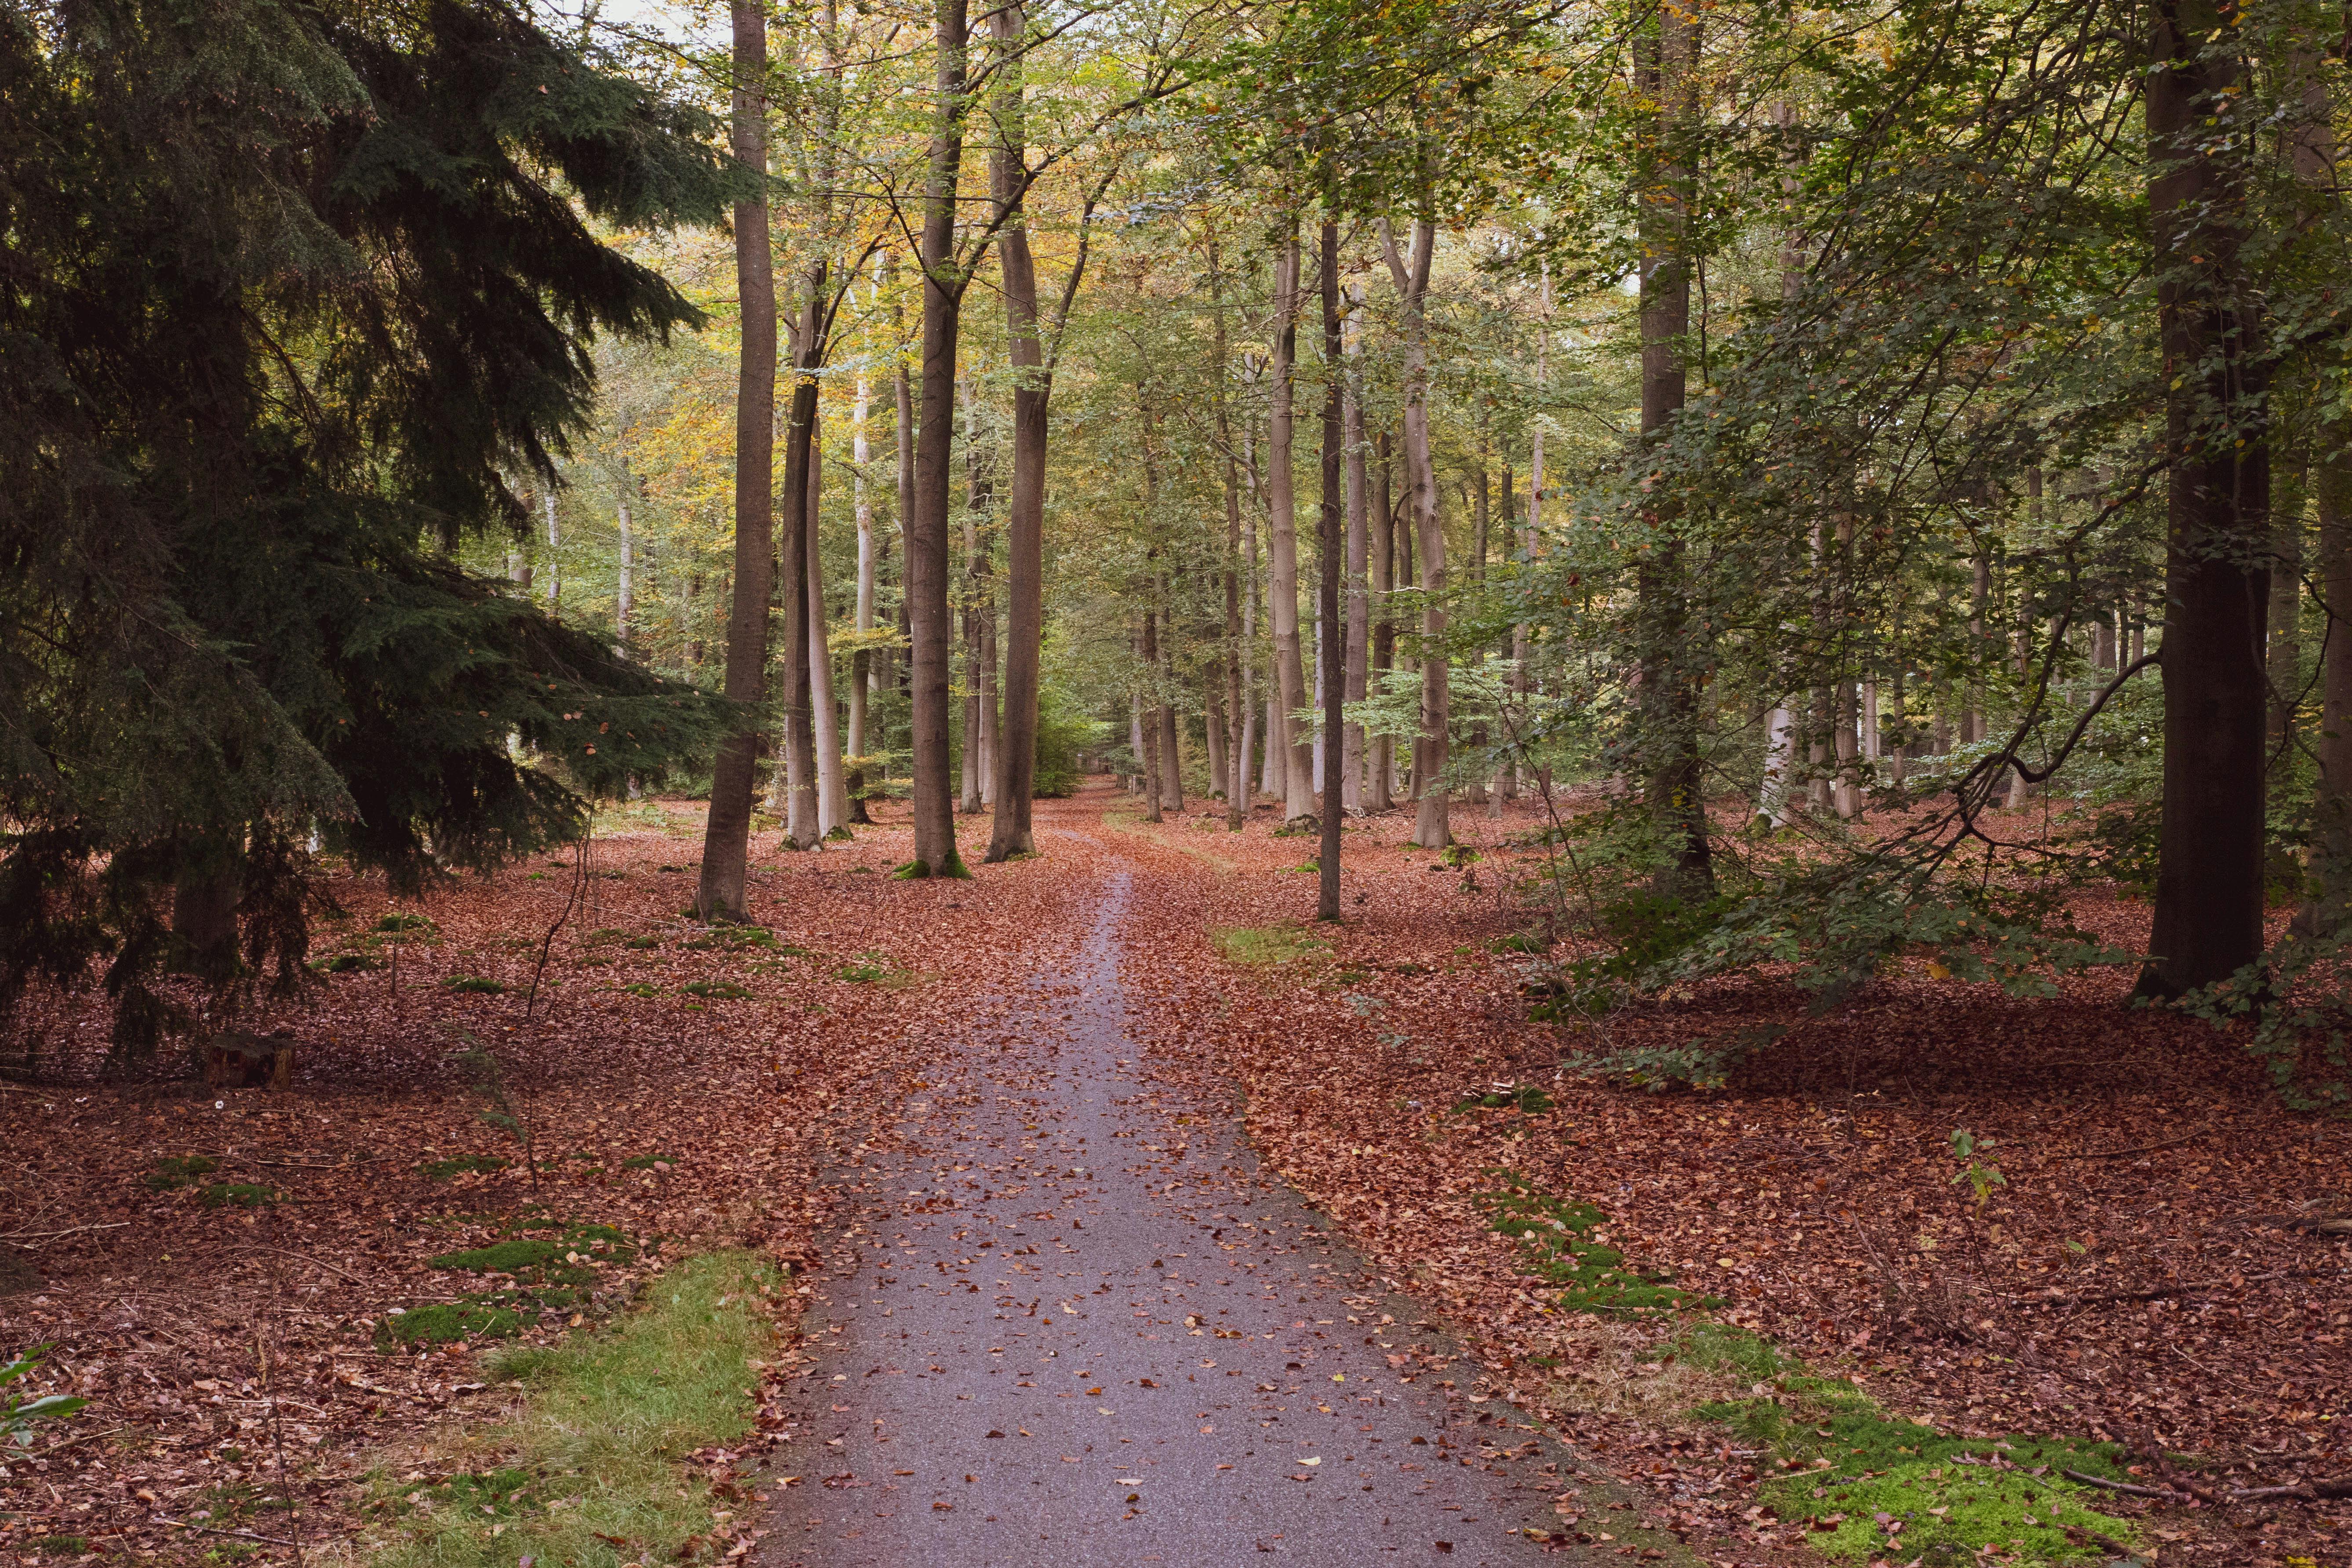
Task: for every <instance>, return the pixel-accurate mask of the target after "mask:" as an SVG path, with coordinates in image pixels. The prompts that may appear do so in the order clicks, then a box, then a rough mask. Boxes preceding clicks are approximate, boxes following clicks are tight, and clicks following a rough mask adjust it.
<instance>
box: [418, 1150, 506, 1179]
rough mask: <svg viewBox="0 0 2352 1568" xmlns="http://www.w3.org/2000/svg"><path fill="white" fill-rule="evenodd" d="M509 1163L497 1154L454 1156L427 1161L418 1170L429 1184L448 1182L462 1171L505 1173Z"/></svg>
mask: <svg viewBox="0 0 2352 1568" xmlns="http://www.w3.org/2000/svg"><path fill="white" fill-rule="evenodd" d="M508 1164H509V1162H508V1161H505V1160H502V1159H500V1158H499V1156H498V1155H496V1154H452V1155H451V1156H449V1158H447V1159H446V1160H427V1161H425V1163H422V1164H420V1165H418V1166H417V1167H416V1169H417V1171H418V1173H420V1174H422V1175H423V1176H424V1177H425V1180H426V1181H428V1182H446V1181H447V1180H448V1179H449V1178H450V1177H452V1176H454V1175H456V1174H457V1173H459V1172H460V1171H503V1170H505V1169H506V1168H507V1165H508Z"/></svg>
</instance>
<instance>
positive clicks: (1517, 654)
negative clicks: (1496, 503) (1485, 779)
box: [1495, 458, 1535, 801]
mask: <svg viewBox="0 0 2352 1568" xmlns="http://www.w3.org/2000/svg"><path fill="white" fill-rule="evenodd" d="M1517 519H1518V512H1517V507H1516V504H1515V498H1514V497H1513V496H1512V494H1511V465H1510V461H1509V459H1508V458H1506V459H1505V460H1504V463H1503V542H1504V548H1505V550H1506V552H1510V553H1517V552H1518V551H1519V550H1520V548H1521V546H1520V545H1519V542H1518V535H1517ZM1527 553H1528V557H1529V558H1530V559H1532V558H1533V557H1534V554H1535V552H1534V551H1533V550H1532V549H1529V550H1528V552H1527ZM1506 691H1507V696H1506V698H1505V701H1506V702H1507V703H1508V704H1510V706H1511V708H1513V709H1515V710H1517V711H1515V712H1512V713H1511V714H1510V716H1509V717H1510V722H1509V724H1508V725H1507V727H1506V728H1505V730H1504V732H1503V733H1504V738H1505V739H1506V740H1507V741H1509V742H1512V751H1511V759H1510V761H1508V762H1507V763H1504V764H1503V766H1502V769H1501V771H1500V772H1499V773H1497V774H1496V778H1495V793H1496V795H1499V796H1501V797H1502V798H1503V799H1504V800H1507V801H1510V800H1517V799H1518V798H1519V764H1520V759H1521V757H1522V755H1523V753H1522V752H1521V751H1520V750H1519V743H1520V742H1521V740H1522V739H1523V735H1522V729H1523V726H1524V725H1525V723H1526V720H1525V718H1524V714H1525V711H1526V708H1527V694H1528V623H1527V622H1525V621H1514V622H1512V623H1511V668H1510V678H1509V679H1508V681H1507V683H1506Z"/></svg>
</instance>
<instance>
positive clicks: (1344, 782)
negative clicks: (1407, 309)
mask: <svg viewBox="0 0 2352 1568" xmlns="http://www.w3.org/2000/svg"><path fill="white" fill-rule="evenodd" d="M1345 339H1346V342H1345V347H1344V350H1343V352H1344V353H1345V355H1346V358H1347V367H1348V368H1347V380H1346V384H1344V385H1343V386H1342V387H1341V389H1340V393H1341V397H1342V399H1343V401H1342V403H1341V405H1340V410H1339V438H1340V440H1341V441H1342V442H1343V443H1344V444H1345V446H1346V447H1347V452H1346V458H1347V483H1346V489H1347V506H1348V545H1347V554H1348V599H1347V602H1348V614H1347V622H1348V647H1347V677H1346V689H1345V691H1344V693H1343V696H1344V698H1345V700H1347V701H1349V702H1361V701H1362V700H1364V695H1365V690H1366V682H1367V680H1368V679H1369V677H1370V658H1371V647H1370V640H1369V639H1370V635H1371V604H1370V598H1369V592H1370V589H1369V585H1368V584H1367V583H1366V581H1365V569H1366V567H1367V565H1368V564H1369V561H1368V557H1369V554H1370V549H1371V542H1370V541H1371V532H1370V529H1371V520H1370V516H1369V512H1370V505H1371V502H1370V496H1369V494H1368V492H1367V491H1366V489H1365V476H1364V372H1363V355H1364V289H1363V286H1362V285H1361V284H1360V283H1359V284H1351V285H1349V289H1348V321H1347V325H1346V328H1345ZM1364 752H1365V747H1364V727H1363V726H1362V725H1361V724H1350V725H1349V726H1348V728H1347V739H1346V742H1345V743H1344V744H1343V745H1342V746H1341V747H1340V748H1339V801H1340V804H1341V805H1342V806H1344V807H1345V808H1346V809H1347V810H1349V811H1351V812H1360V811H1362V810H1363V808H1364Z"/></svg>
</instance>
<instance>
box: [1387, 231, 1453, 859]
mask: <svg viewBox="0 0 2352 1568" xmlns="http://www.w3.org/2000/svg"><path fill="white" fill-rule="evenodd" d="M1381 244H1382V247H1383V248H1384V250H1385V252H1386V255H1387V257H1388V264H1389V275H1390V277H1391V279H1393V280H1394V281H1395V283H1396V289H1397V297H1398V312H1399V314H1400V316H1401V317H1402V321H1403V326H1404V477H1405V488H1406V489H1407V491H1408V492H1409V495H1410V498H1411V504H1412V538H1413V539H1415V540H1416V541H1417V542H1419V544H1420V546H1421V572H1420V577H1421V589H1422V610H1421V637H1422V658H1421V732H1420V733H1419V734H1418V735H1417V736H1415V737H1414V739H1413V746H1412V791H1413V795H1414V796H1415V797H1416V798H1417V800H1418V802H1419V805H1418V808H1417V809H1416V810H1415V812H1414V815H1413V830H1412V842H1414V843H1415V844H1418V845H1420V846H1421V847H1423V849H1442V848H1444V847H1445V846H1446V845H1448V844H1451V843H1453V842H1454V829H1453V826H1452V824H1451V822H1450V821H1449V819H1448V815H1447V810H1446V807H1447V804H1448V803H1447V800H1446V793H1445V763H1446V754H1447V750H1448V741H1449V737H1448V734H1447V726H1448V725H1449V724H1450V723H1451V721H1452V718H1453V714H1452V704H1451V699H1450V694H1449V693H1448V692H1447V690H1446V682H1445V677H1446V658H1445V533H1444V530H1443V529H1442V528H1441V527H1440V526H1439V523H1438V517H1437V475H1436V473H1435V471H1434V470H1433V468H1432V467H1431V464H1430V454H1429V326H1428V321H1427V319H1426V315H1425V312H1424V310H1423V307H1424V304H1425V302H1426V301H1427V300H1428V297H1429V269H1430V264H1431V262H1432V260H1433V258H1434V256H1435V253H1436V250H1437V230H1436V228H1435V227H1434V226H1433V225H1432V224H1430V223H1429V221H1428V220H1427V219H1425V218H1415V219H1414V220H1413V224H1412V240H1411V244H1410V247H1409V249H1408V250H1407V251H1404V252H1400V251H1399V250H1398V248H1397V243H1396V236H1395V234H1394V233H1393V232H1392V231H1391V229H1390V227H1389V225H1388V222H1387V220H1386V219H1382V220H1381Z"/></svg>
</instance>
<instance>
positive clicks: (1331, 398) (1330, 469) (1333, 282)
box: [1315, 216, 1348, 921]
mask: <svg viewBox="0 0 2352 1568" xmlns="http://www.w3.org/2000/svg"><path fill="white" fill-rule="evenodd" d="M1321 239H1322V244H1321V246H1320V249H1321V252H1322V255H1321V265H1320V267H1319V268H1318V271H1319V272H1320V273H1321V274H1322V295H1323V488H1322V498H1321V499H1322V503H1323V504H1322V514H1321V520H1320V521H1321V522H1322V530H1321V538H1320V541H1319V543H1320V548H1319V549H1318V551H1317V554H1318V556H1319V557H1320V559H1319V561H1318V566H1319V568H1320V570H1319V571H1318V574H1317V575H1318V577H1319V578H1320V582H1319V583H1318V585H1317V586H1318V593H1317V595H1316V611H1317V618H1318V619H1319V620H1320V621H1321V623H1322V625H1323V627H1324V632H1323V636H1322V637H1321V639H1320V641H1321V643H1322V655H1323V668H1322V671H1321V676H1322V686H1323V756H1324V760H1325V765H1324V769H1323V802H1322V805H1323V842H1322V846H1321V847H1320V848H1319V849H1318V852H1317V854H1316V858H1315V865H1316V869H1317V871H1318V873H1319V876H1318V878H1317V884H1318V885H1317V892H1316V900H1315V918H1316V919H1317V920H1318V921H1336V920H1338V919H1339V830H1340V827H1341V826H1342V825H1343V824H1344V822H1345V819H1346V817H1347V809H1346V807H1345V806H1344V805H1342V804H1341V801H1342V797H1343V795H1345V793H1346V790H1347V786H1346V785H1345V784H1342V783H1341V782H1340V781H1341V779H1342V778H1343V777H1345V776H1346V774H1347V770H1346V768H1345V767H1344V766H1343V765H1342V763H1343V761H1344V759H1345V757H1346V754H1347V742H1346V738H1345V737H1344V736H1343V735H1342V733H1341V730H1342V727H1343V726H1342V718H1341V713H1340V705H1341V702H1342V700H1344V698H1345V696H1346V688H1347V679H1348V678H1347V671H1346V668H1345V667H1346V663H1347V645H1348V633H1347V631H1346V629H1345V628H1344V627H1343V626H1341V624H1340V621H1339V562H1340V557H1341V555H1342V554H1343V553H1344V552H1346V549H1347V542H1346V533H1347V506H1346V501H1345V498H1344V497H1343V496H1342V495H1341V494H1340V479H1339V475H1340V468H1341V464H1342V462H1343V460H1344V458H1345V456H1346V454H1345V453H1344V452H1343V451H1342V450H1341V447H1342V446H1343V445H1344V443H1345V442H1346V439H1347V437H1346V421H1345V419H1344V418H1343V417H1342V416H1341V413H1342V411H1341V405H1342V404H1343V403H1344V402H1345V400H1346V398H1347V385H1346V381H1347V376H1346V372H1345V370H1344V368H1343V367H1342V365H1341V363H1340V359H1341V356H1342V353H1343V349H1342V346H1341V343H1340V341H1339V225H1338V224H1337V223H1335V222H1333V221H1332V220H1331V218H1330V217H1329V216H1326V217H1325V218H1324V219H1323V228H1322V235H1321Z"/></svg>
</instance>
